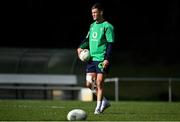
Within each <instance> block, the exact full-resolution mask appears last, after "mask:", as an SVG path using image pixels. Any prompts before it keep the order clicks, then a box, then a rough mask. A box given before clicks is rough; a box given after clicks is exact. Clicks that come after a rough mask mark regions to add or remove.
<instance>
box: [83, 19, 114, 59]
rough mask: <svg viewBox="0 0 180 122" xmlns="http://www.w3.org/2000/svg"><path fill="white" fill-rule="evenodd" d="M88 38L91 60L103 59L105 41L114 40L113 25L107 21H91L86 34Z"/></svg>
mask: <svg viewBox="0 0 180 122" xmlns="http://www.w3.org/2000/svg"><path fill="white" fill-rule="evenodd" d="M86 38H87V39H89V49H90V54H91V57H92V60H93V61H103V60H104V58H105V54H106V48H107V43H108V42H110V43H112V42H114V27H113V25H111V24H110V23H109V22H107V21H104V22H102V23H96V22H94V23H92V24H91V26H90V29H89V32H88V34H87V36H86Z"/></svg>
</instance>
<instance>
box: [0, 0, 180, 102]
mask: <svg viewBox="0 0 180 122" xmlns="http://www.w3.org/2000/svg"><path fill="white" fill-rule="evenodd" d="M96 2H101V3H102V4H103V5H104V9H105V11H104V14H105V15H104V16H105V18H106V20H107V21H109V22H110V23H112V24H113V25H114V27H115V38H116V40H115V46H114V47H113V55H112V66H111V72H110V74H109V76H108V77H110V78H111V77H117V78H122V77H124V78H146V79H149V78H167V79H169V78H177V79H178V78H179V77H180V63H179V62H180V55H179V51H180V48H179V45H178V41H179V39H180V38H179V37H180V36H179V35H180V30H179V1H178V0H171V1H163V2H161V1H155V0H151V1H149V0H148V1H130V0H124V1H123V0H114V1H109V0H76V1H68V0H67V1H52V0H51V1H50V0H45V1H44V0H23V1H11V2H10V1H4V2H3V3H2V5H3V6H4V7H5V10H4V12H2V17H1V20H2V22H1V44H0V73H1V74H45V75H46V74H47V75H50V74H59V75H63V74H69V75H76V76H77V81H78V84H77V85H78V86H84V80H85V73H84V66H85V63H83V62H81V61H80V60H79V59H78V57H77V54H76V48H77V47H78V45H79V44H80V43H81V40H83V39H84V38H85V36H86V34H87V31H88V30H89V25H90V24H91V23H92V22H93V21H92V17H91V10H90V8H91V6H92V5H93V4H94V3H96ZM0 85H1V84H0ZM170 85H171V90H170V92H171V95H172V96H171V97H172V100H173V101H178V100H180V81H179V80H176V81H172V82H171V84H170ZM105 87H106V89H107V90H106V92H107V93H106V94H108V98H109V99H111V100H114V97H115V96H114V91H113V90H114V83H107V84H105ZM118 87H119V100H162V101H167V100H168V98H169V95H168V93H169V91H168V90H169V80H168V81H166V80H165V81H158V80H155V82H154V81H152V82H151V81H149V80H148V81H146V80H144V81H139V80H133V81H119V85H118ZM17 94H18V95H17ZM19 94H20V95H19ZM22 94H23V97H22ZM34 94H36V95H34ZM68 94H71V92H70V93H68ZM44 95H45V94H44V91H43V92H41V91H39V90H37V92H35V91H32V90H28V91H27V90H12V89H11V90H10V89H0V98H1V99H26V98H27V99H52V97H51V95H52V94H50V97H43V96H44ZM46 95H47V94H46ZM64 99H68V98H64Z"/></svg>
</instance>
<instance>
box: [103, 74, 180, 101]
mask: <svg viewBox="0 0 180 122" xmlns="http://www.w3.org/2000/svg"><path fill="white" fill-rule="evenodd" d="M121 81H132V82H133V81H149V82H155V81H161V82H168V87H167V91H168V101H169V102H172V82H173V81H180V78H148V77H146V78H136V77H121V78H106V79H105V82H114V83H115V87H114V90H115V91H114V93H115V101H119V91H120V90H119V84H120V83H121Z"/></svg>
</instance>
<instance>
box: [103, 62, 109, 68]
mask: <svg viewBox="0 0 180 122" xmlns="http://www.w3.org/2000/svg"><path fill="white" fill-rule="evenodd" d="M108 65H109V61H108V60H104V61H103V68H106V67H107V66H108Z"/></svg>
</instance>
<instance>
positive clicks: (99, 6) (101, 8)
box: [91, 3, 104, 11]
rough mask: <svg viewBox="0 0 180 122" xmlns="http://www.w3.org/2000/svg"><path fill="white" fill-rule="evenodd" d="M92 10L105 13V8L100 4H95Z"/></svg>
mask: <svg viewBox="0 0 180 122" xmlns="http://www.w3.org/2000/svg"><path fill="white" fill-rule="evenodd" d="M91 9H98V10H99V11H104V8H103V6H102V4H100V3H95V4H94V5H93V6H92V7H91Z"/></svg>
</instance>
